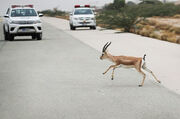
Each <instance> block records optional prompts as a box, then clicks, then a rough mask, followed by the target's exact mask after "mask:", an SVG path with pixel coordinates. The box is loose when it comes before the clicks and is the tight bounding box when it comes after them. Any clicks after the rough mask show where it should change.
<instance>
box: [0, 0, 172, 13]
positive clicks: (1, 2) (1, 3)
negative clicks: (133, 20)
mask: <svg viewBox="0 0 180 119" xmlns="http://www.w3.org/2000/svg"><path fill="white" fill-rule="evenodd" d="M126 1H133V2H138V1H139V0H126ZM168 1H175V0H168ZM110 2H113V0H0V16H3V15H4V14H5V12H6V10H7V8H8V7H10V6H11V5H15V4H20V5H22V4H23V5H24V4H33V5H34V7H35V9H36V10H38V11H40V10H46V9H53V8H55V7H57V8H58V9H60V10H65V11H71V10H72V9H73V6H74V5H75V4H80V5H84V4H90V5H96V6H103V5H105V4H107V3H110Z"/></svg>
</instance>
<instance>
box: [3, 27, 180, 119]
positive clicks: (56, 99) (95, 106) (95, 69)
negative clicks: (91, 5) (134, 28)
mask: <svg viewBox="0 0 180 119" xmlns="http://www.w3.org/2000/svg"><path fill="white" fill-rule="evenodd" d="M0 25H1V26H0V28H2V24H0ZM0 38H1V40H0V67H1V70H0V119H179V118H180V113H179V112H180V96H179V95H177V94H175V93H173V92H171V91H169V90H167V89H166V88H164V87H163V86H161V85H159V84H158V83H156V82H154V81H152V80H146V83H145V86H144V87H142V88H139V87H138V84H139V83H140V82H141V78H142V77H141V75H140V74H138V73H137V72H136V71H135V70H133V69H118V70H117V71H116V72H115V73H116V75H115V76H116V77H115V80H114V81H111V80H110V73H109V74H107V75H105V76H103V75H102V72H103V71H104V70H105V69H106V68H107V66H108V65H109V64H110V63H109V62H108V61H100V60H99V55H100V53H99V52H97V51H96V50H94V49H92V48H90V47H89V46H87V45H85V44H83V43H82V42H80V41H79V40H77V39H75V38H74V37H72V36H71V35H69V34H67V33H65V32H64V31H62V30H59V29H57V28H54V27H52V26H51V25H49V24H44V38H43V40H42V41H34V40H30V39H29V40H24V39H17V40H16V41H13V42H9V41H7V42H5V41H4V40H3V39H2V29H1V31H0Z"/></svg>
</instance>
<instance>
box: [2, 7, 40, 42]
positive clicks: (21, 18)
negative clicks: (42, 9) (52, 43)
mask: <svg viewBox="0 0 180 119" xmlns="http://www.w3.org/2000/svg"><path fill="white" fill-rule="evenodd" d="M41 16H43V14H41V13H40V14H38V13H37V11H36V10H35V9H34V8H33V5H12V6H11V7H10V8H8V10H7V12H6V14H5V15H4V20H3V31H4V39H5V40H10V41H13V40H14V37H15V36H32V39H36V38H37V40H41V39H42V23H41V20H40V18H39V17H41Z"/></svg>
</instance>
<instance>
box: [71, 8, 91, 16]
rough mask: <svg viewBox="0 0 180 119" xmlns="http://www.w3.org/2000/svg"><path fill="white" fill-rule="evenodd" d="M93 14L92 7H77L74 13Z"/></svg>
mask: <svg viewBox="0 0 180 119" xmlns="http://www.w3.org/2000/svg"><path fill="white" fill-rule="evenodd" d="M83 14H93V13H92V10H91V9H76V10H75V11H74V15H83Z"/></svg>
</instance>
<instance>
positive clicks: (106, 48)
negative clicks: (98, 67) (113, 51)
mask: <svg viewBox="0 0 180 119" xmlns="http://www.w3.org/2000/svg"><path fill="white" fill-rule="evenodd" d="M110 45H111V42H109V43H108V44H107V45H106V47H105V48H104V51H106V49H107V48H108V47H109V46H110Z"/></svg>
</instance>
